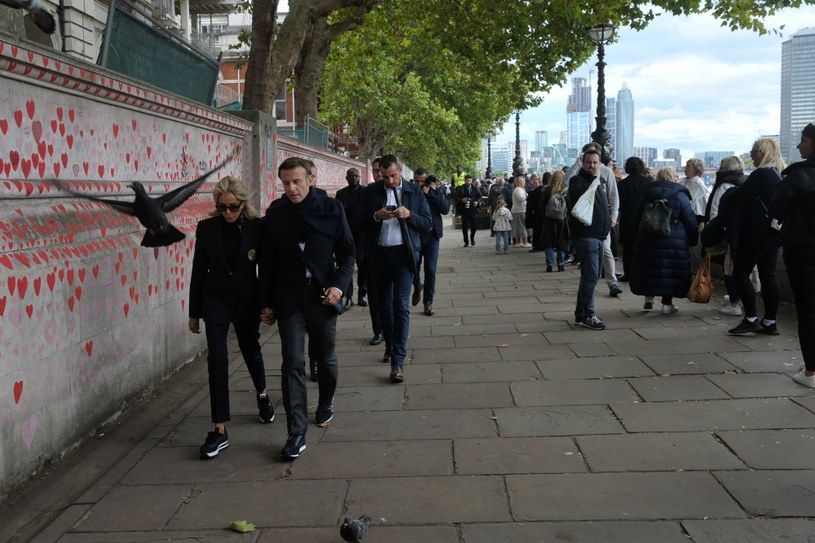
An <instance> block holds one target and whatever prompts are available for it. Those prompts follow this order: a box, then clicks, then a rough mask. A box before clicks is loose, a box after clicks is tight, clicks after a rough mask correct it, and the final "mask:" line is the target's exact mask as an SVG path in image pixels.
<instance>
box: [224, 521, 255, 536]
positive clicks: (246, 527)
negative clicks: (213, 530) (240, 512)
mask: <svg viewBox="0 0 815 543" xmlns="http://www.w3.org/2000/svg"><path fill="white" fill-rule="evenodd" d="M229 529H230V530H232V531H234V532H238V533H240V534H245V533H247V532H254V531H255V525H254V524H252V523H251V522H249V521H248V520H233V521H232V524H230V525H229Z"/></svg>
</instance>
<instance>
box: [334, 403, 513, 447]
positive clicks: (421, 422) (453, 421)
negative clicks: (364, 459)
mask: <svg viewBox="0 0 815 543" xmlns="http://www.w3.org/2000/svg"><path fill="white" fill-rule="evenodd" d="M342 421H343V423H342V424H332V425H331V426H329V428H328V431H327V432H326V433H325V434H324V435H323V437H322V438H321V439H322V440H324V441H328V442H340V441H372V440H412V439H455V438H462V437H494V436H495V435H497V430H496V426H495V421H494V419H493V415H492V411H491V410H489V409H449V410H434V411H392V412H383V411H374V412H370V413H362V412H360V413H348V414H347V415H345V416H343V418H342Z"/></svg>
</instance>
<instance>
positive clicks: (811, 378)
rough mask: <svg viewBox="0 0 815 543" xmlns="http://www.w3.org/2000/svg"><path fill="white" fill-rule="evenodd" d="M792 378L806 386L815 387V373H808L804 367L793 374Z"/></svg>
mask: <svg viewBox="0 0 815 543" xmlns="http://www.w3.org/2000/svg"><path fill="white" fill-rule="evenodd" d="M792 380H793V381H795V382H796V383H798V384H799V385H804V386H805V387H809V388H815V375H807V374H806V370H804V369H802V370H801V371H799V372H798V373H796V374H795V375H793V376H792Z"/></svg>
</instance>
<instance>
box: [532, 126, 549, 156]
mask: <svg viewBox="0 0 815 543" xmlns="http://www.w3.org/2000/svg"><path fill="white" fill-rule="evenodd" d="M544 147H549V133H548V132H546V130H538V131H537V132H535V150H536V151H537V152H539V153H542V152H543V148H544Z"/></svg>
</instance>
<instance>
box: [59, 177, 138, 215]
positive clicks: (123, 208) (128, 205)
mask: <svg viewBox="0 0 815 543" xmlns="http://www.w3.org/2000/svg"><path fill="white" fill-rule="evenodd" d="M51 182H52V183H53V184H54V185H55V186H56V187H57V188H58V189H59V190H61V191H64V192H68V193H70V194H73V195H74V196H76V197H77V198H82V199H83V200H93V201H94V202H99V203H100V204H105V205H106V206H110V207H112V208H113V209H115V210H116V211H118V212H120V213H124V214H125V215H135V214H136V212H135V209H134V206H133V202H123V201H121V200H108V199H107V198H99V197H96V196H90V195H88V194H82V193H81V192H77V191H75V190H71V189H69V188H68V187H66V186H65V185H63V184H62V183H60V182H59V181H57V180H56V179H54V180H52V181H51Z"/></svg>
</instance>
